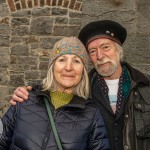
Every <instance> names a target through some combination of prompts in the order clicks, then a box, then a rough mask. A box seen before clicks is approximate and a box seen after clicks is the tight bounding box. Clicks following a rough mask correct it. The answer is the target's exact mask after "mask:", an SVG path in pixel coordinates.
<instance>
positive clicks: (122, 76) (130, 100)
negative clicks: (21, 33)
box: [11, 20, 150, 150]
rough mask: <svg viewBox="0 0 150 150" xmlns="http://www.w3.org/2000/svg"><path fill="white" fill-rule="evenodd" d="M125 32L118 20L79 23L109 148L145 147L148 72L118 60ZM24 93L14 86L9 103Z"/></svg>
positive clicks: (149, 113) (149, 127) (149, 123)
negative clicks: (90, 65) (145, 73)
mask: <svg viewBox="0 0 150 150" xmlns="http://www.w3.org/2000/svg"><path fill="white" fill-rule="evenodd" d="M126 35H127V32H126V29H125V28H124V27H122V26H121V25H120V24H119V23H117V22H114V21H110V20H102V21H96V22H91V23H89V24H87V25H86V26H85V27H83V29H82V30H81V31H80V33H79V39H80V40H81V41H82V43H83V44H84V45H85V47H86V48H87V52H88V54H89V56H90V59H91V61H92V63H93V65H94V69H92V70H91V72H90V74H89V75H90V81H91V96H92V99H93V100H94V101H95V103H97V105H98V106H99V108H100V111H101V113H102V115H103V117H104V121H105V124H106V127H107V131H108V136H109V140H110V146H111V150H123V149H124V150H141V149H142V150H149V147H150V76H149V75H144V74H143V73H141V72H140V71H138V70H136V69H134V68H133V67H131V66H130V65H129V64H127V63H125V62H123V61H122V57H123V49H122V44H123V43H124V41H125V39H126ZM26 94H27V95H28V93H26V91H25V90H24V89H23V88H18V89H17V90H16V91H15V94H14V95H13V99H12V100H11V103H12V104H15V102H14V101H15V100H16V101H22V99H21V98H19V97H17V96H20V97H22V98H23V99H26V98H27V95H26Z"/></svg>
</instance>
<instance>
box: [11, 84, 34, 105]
mask: <svg viewBox="0 0 150 150" xmlns="http://www.w3.org/2000/svg"><path fill="white" fill-rule="evenodd" d="M30 90H32V86H27V87H18V88H17V89H16V90H15V91H14V93H13V95H12V99H11V100H10V101H9V102H10V104H11V105H16V102H23V101H25V100H27V99H28V96H29V92H28V91H30Z"/></svg>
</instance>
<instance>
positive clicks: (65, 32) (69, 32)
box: [53, 26, 80, 36]
mask: <svg viewBox="0 0 150 150" xmlns="http://www.w3.org/2000/svg"><path fill="white" fill-rule="evenodd" d="M79 29H80V26H54V30H53V35H54V36H76V35H77V34H78V32H79Z"/></svg>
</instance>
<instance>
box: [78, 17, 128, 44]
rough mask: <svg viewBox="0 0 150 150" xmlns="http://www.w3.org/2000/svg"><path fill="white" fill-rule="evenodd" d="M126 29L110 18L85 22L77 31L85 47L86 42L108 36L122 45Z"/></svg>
mask: <svg viewBox="0 0 150 150" xmlns="http://www.w3.org/2000/svg"><path fill="white" fill-rule="evenodd" d="M126 36H127V31H126V29H125V28H124V27H123V26H121V25H120V24H119V23H117V22H114V21H111V20H101V21H95V22H91V23H89V24H87V25H86V26H85V27H83V28H82V30H81V31H80V33H79V36H78V38H79V39H80V40H81V42H82V43H83V44H84V45H85V46H86V47H87V44H88V43H89V42H91V41H92V40H95V39H98V38H108V39H111V40H113V41H115V42H117V43H118V44H120V45H122V44H123V43H124V41H125V39H126Z"/></svg>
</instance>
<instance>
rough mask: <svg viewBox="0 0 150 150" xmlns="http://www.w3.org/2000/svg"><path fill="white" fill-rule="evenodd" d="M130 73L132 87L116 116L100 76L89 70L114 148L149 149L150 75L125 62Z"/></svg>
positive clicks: (95, 98) (94, 91) (129, 149)
mask: <svg viewBox="0 0 150 150" xmlns="http://www.w3.org/2000/svg"><path fill="white" fill-rule="evenodd" d="M123 65H125V66H126V67H127V69H128V71H129V73H130V77H131V88H130V93H129V96H128V99H127V100H123V104H122V106H121V110H120V113H119V115H118V117H115V115H114V113H113V111H112V109H111V106H110V104H109V101H108V100H107V99H106V98H105V96H104V93H103V92H102V89H101V86H100V84H99V82H98V80H97V75H96V70H95V69H93V70H91V72H90V81H91V96H92V99H93V100H94V101H95V102H96V103H97V106H98V107H99V108H100V111H101V113H102V115H103V118H104V121H105V125H106V128H107V132H108V136H109V140H110V146H111V150H150V76H149V75H144V74H143V73H141V72H140V71H138V70H136V69H134V68H132V67H131V66H130V65H129V64H127V63H123Z"/></svg>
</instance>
